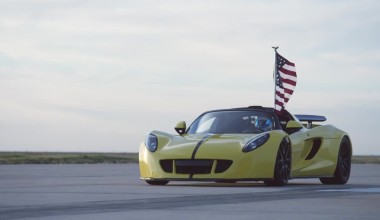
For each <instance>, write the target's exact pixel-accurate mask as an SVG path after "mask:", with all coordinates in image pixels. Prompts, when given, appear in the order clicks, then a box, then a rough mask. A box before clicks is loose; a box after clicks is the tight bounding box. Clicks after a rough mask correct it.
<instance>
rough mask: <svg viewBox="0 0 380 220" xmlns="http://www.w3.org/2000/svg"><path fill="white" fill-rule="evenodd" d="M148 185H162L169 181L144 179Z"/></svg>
mask: <svg viewBox="0 0 380 220" xmlns="http://www.w3.org/2000/svg"><path fill="white" fill-rule="evenodd" d="M145 182H147V183H148V184H149V185H155V186H163V185H166V184H168V183H169V181H167V180H145Z"/></svg>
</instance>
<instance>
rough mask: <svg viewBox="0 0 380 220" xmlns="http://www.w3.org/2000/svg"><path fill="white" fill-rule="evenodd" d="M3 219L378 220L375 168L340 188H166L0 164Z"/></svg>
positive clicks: (98, 170)
mask: <svg viewBox="0 0 380 220" xmlns="http://www.w3.org/2000/svg"><path fill="white" fill-rule="evenodd" d="M0 219H75V220H76V219H78V220H79V219H81V220H82V219H176V220H178V219H324V220H325V219H355V220H356V219H376V220H378V219H380V165H372V164H368V165H353V169H352V175H351V179H350V180H349V182H348V184H346V185H343V186H334V185H330V186H328V185H322V184H321V183H320V182H319V180H318V179H306V180H291V181H290V183H289V185H288V186H286V187H265V186H264V185H263V184H262V183H260V182H238V183H236V184H223V183H207V182H171V183H169V185H167V186H149V185H147V184H146V183H145V182H143V181H141V180H139V172H138V165H137V164H119V165H107V164H106V165H104V164H97V165H1V166H0Z"/></svg>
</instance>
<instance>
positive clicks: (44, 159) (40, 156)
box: [0, 152, 138, 164]
mask: <svg viewBox="0 0 380 220" xmlns="http://www.w3.org/2000/svg"><path fill="white" fill-rule="evenodd" d="M137 162H138V153H71V152H70V153H63V152H0V164H95V163H110V164H115V163H137Z"/></svg>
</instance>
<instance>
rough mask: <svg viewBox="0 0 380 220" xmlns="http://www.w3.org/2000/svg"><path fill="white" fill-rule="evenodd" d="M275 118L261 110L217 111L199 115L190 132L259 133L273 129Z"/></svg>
mask: <svg viewBox="0 0 380 220" xmlns="http://www.w3.org/2000/svg"><path fill="white" fill-rule="evenodd" d="M273 125H274V119H273V117H272V116H271V114H269V113H265V112H259V111H217V112H209V113H206V114H204V115H202V116H201V117H199V118H198V119H197V120H196V121H195V122H194V123H193V124H192V125H191V126H190V127H189V130H188V132H187V133H188V134H198V133H213V134H257V133H262V132H266V131H270V130H272V129H273Z"/></svg>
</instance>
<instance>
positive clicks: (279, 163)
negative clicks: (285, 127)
mask: <svg viewBox="0 0 380 220" xmlns="http://www.w3.org/2000/svg"><path fill="white" fill-rule="evenodd" d="M291 166H292V152H291V149H290V144H289V142H288V141H287V140H286V139H284V140H282V142H281V145H280V147H279V149H278V152H277V158H276V164H275V168H274V179H273V180H265V181H264V183H265V185H267V186H284V185H286V184H287V183H288V180H289V179H290V172H291Z"/></svg>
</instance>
